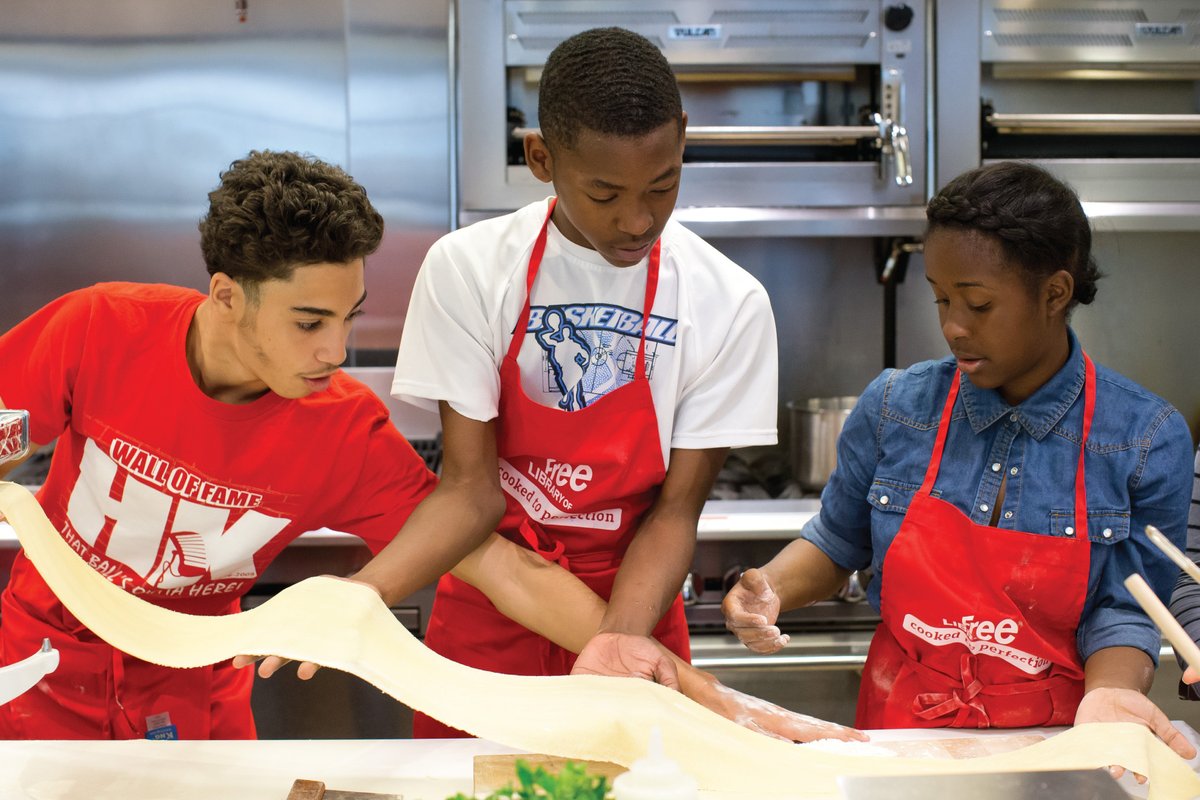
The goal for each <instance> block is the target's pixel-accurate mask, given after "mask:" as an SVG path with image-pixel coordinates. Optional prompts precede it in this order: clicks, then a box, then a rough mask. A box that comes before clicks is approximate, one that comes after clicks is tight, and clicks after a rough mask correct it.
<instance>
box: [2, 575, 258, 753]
mask: <svg viewBox="0 0 1200 800" xmlns="http://www.w3.org/2000/svg"><path fill="white" fill-rule="evenodd" d="M234 605H235V607H234V608H232V609H230V611H231V612H233V611H236V610H237V608H236V603H235V604H234ZM0 621H2V622H0V664H11V663H14V662H16V661H20V660H21V659H23V658H26V657H28V656H30V655H32V654H33V653H34V652H36V651H37V650H38V649H39V648H40V647H41V646H42V640H43V639H45V638H48V639H50V643H51V644H52V645H54V647H55V648H57V649H58V651H59V667H58V669H57V670H55V671H54V672H51V673H50V674H49V675H47V676H46V677H44V678H42V680H41V682H39V683H38V684H37V685H36V686H34V687H33V688H32V689H30V690H29V691H27V692H25V693H24V694H23V695H21V696H19V697H17V698H15V699H14V700H12V701H11V702H10V703H8V704H7V705H3V706H0V739H140V738H149V739H253V738H255V729H254V717H253V715H252V714H251V711H250V687H251V685H252V684H253V682H254V670H252V669H241V670H237V669H234V668H233V667H232V665H231V664H230V662H228V661H225V662H222V663H220V664H217V665H214V666H209V667H200V668H197V669H171V668H169V667H160V666H158V665H156V664H150V663H148V662H145V661H141V660H139V659H136V658H134V657H133V656H130V655H126V654H125V653H122V652H121V651H119V650H116V649H114V648H113V647H111V646H110V645H108V644H107V643H106V642H104V641H103V640H102V639H100V638H98V637H97V636H96V635H95V634H93V633H92V632H91V631H89V630H88V629H87V628H85V627H84V626H83V625H82V624H81V623H80V622H79V620H77V619H76V618H75V617H74V616H73V615H72V614H71V613H70V612H69V611H67V610H66V609H65V608H63V606H62V604H61V603H60V602H59V601H58V598H57V597H55V595H54V593H53V592H51V591H50V588H49V587H48V586H46V584H45V583H44V582H43V581H42V577H41V576H40V575H38V573H37V570H36V569H34V567H33V564H31V563H30V562H29V560H28V559H26V558H25V554H24V553H18V554H17V558H16V561H15V562H14V564H13V571H12V577H11V578H10V579H9V583H8V587H7V588H6V589H5V590H4V594H3V596H0Z"/></svg>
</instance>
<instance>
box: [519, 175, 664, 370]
mask: <svg viewBox="0 0 1200 800" xmlns="http://www.w3.org/2000/svg"><path fill="white" fill-rule="evenodd" d="M557 203H558V198H557V197H551V198H550V203H549V207H548V208H547V209H546V219H544V220H543V221H542V227H541V230H539V231H538V235H537V239H535V240H534V242H533V250H532V251H530V253H529V266H528V267H527V268H526V270H525V305H524V306H523V307H522V308H521V314H520V316H518V317H517V327H516V330H514V331H513V337H512V339H511V340H509V343H508V352H507V354H506V357H507V358H512V359H516V358H517V356H518V355H519V354H520V352H521V344H522V343H523V342H524V341H525V333H526V332H527V331H528V329H529V315H530V302H531V300H532V298H533V282H534V281H535V280H536V279H537V274H538V269H539V268H540V267H541V265H542V256H543V255H544V254H545V252H546V237H547V234H548V232H549V230H550V219H551V217H553V216H554V206H555V205H556V204H557ZM661 251H662V237H661V236H660V237H659V238H658V239H656V240H655V242H654V246H653V247H651V248H650V263H649V265H648V269H647V270H646V294H645V298H644V300H643V303H644V305H643V307H642V336H641V340H640V341H639V342H638V357H637V372H636V380H644V379H645V377H646V328H647V326H648V325H649V322H650V310H651V309H653V308H654V297H655V295H656V293H657V292H658V264H659V257H660V254H661Z"/></svg>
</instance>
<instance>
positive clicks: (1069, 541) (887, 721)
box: [855, 354, 1096, 729]
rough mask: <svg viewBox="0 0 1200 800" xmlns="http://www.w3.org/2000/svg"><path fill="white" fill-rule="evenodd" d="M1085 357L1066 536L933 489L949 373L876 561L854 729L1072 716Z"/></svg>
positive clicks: (1080, 574)
mask: <svg viewBox="0 0 1200 800" xmlns="http://www.w3.org/2000/svg"><path fill="white" fill-rule="evenodd" d="M1084 363H1085V368H1086V377H1085V382H1084V410H1083V432H1082V436H1081V442H1080V445H1079V466H1078V468H1077V470H1076V473H1075V526H1074V528H1073V529H1071V528H1068V529H1067V533H1068V534H1073V535H1068V536H1065V537H1056V536H1047V535H1044V534H1036V533H1030V532H1026V531H1008V530H1001V529H999V528H993V527H991V526H988V525H977V524H975V523H974V522H972V521H971V520H970V518H969V517H967V516H966V515H965V514H963V513H962V512H961V511H959V510H958V509H957V508H955V507H954V506H953V505H951V504H950V503H948V502H946V501H945V500H941V499H938V498H935V497H933V496H931V494H930V493H931V491H932V489H933V483H934V481H935V480H936V478H937V473H938V468H939V466H940V464H941V460H942V450H943V447H944V446H945V443H946V432H947V431H948V430H949V428H950V419H951V417H952V416H953V413H952V412H953V408H954V401H955V399H956V398H957V397H958V386H959V380H960V373H958V372H955V375H954V380H953V382H952V383H951V385H950V391H949V393H948V395H947V397H946V404H945V407H944V408H943V409H942V417H941V422H940V424H939V426H938V433H937V440H936V442H935V444H934V448H933V455H932V457H931V458H930V461H929V467H928V469H927V470H926V472H925V480H924V482H923V483H922V484H921V488H920V490H919V491H918V492H917V494H916V496H914V497H913V500H912V504H911V506H910V507H909V510H908V514H907V515H906V516H905V518H904V522H903V523H902V524H901V525H900V531H899V533H897V534H896V538H895V540H894V541H893V542H892V545H891V547H890V548H889V549H888V552H887V555H886V556H885V557H884V560H883V566H884V569H883V581H884V582H883V587H882V593H881V598H880V616H881V618H882V624H881V625H880V626H879V628H878V629H877V630H876V632H875V638H874V639H873V640H872V642H871V649H870V651H869V652H868V654H867V663H866V667H865V670H864V673H863V681H862V686H861V688H860V691H859V695H858V716H857V719H856V720H855V726H856V727H858V728H863V729H872V728H938V727H955V728H987V727H998V728H1018V727H1027V726H1040V725H1070V724H1072V722H1073V721H1074V719H1075V710H1076V708H1077V707H1078V705H1079V701H1080V699H1081V698H1082V697H1083V664H1082V663H1081V661H1080V658H1079V651H1078V648H1077V646H1076V640H1075V634H1076V629H1077V628H1078V626H1079V619H1080V615H1081V614H1082V611H1083V604H1084V600H1085V598H1086V597H1087V587H1088V568H1089V564H1090V560H1091V544H1090V542H1089V540H1088V536H1087V494H1086V490H1085V488H1084V469H1083V461H1084V453H1085V452H1086V445H1087V438H1088V431H1089V430H1090V428H1091V425H1092V412H1093V409H1094V408H1095V401H1096V386H1095V383H1096V381H1095V377H1096V374H1095V367H1094V366H1093V364H1092V361H1091V359H1089V358H1088V357H1087V355H1086V354H1085V355H1084ZM1046 477H1047V479H1053V478H1054V476H1046Z"/></svg>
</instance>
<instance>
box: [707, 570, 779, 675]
mask: <svg viewBox="0 0 1200 800" xmlns="http://www.w3.org/2000/svg"><path fill="white" fill-rule="evenodd" d="M721 611H722V612H724V614H725V627H726V628H728V629H729V631H730V632H731V633H732V634H733V635H734V636H736V637H738V639H739V640H740V641H741V643H742V644H744V645H746V647H749V648H750V649H751V650H753V651H754V652H756V653H762V654H767V653H774V652H777V651H778V650H780V649H782V648H783V646H784V645H785V644H787V643H788V641H789V640H790V639H791V637H790V636H788V635H787V634H785V633H782V632H781V631H780V630H779V627H778V626H777V625H776V624H775V623H776V621H777V620H778V619H779V596H778V595H776V594H775V590H774V589H772V588H771V585H770V583H768V582H767V576H766V575H765V574H764V573H763V571H762V570H758V569H748V570H746V571H745V572H744V573H742V577H741V579H740V580H738V582H737V584H736V585H735V586H734V587H733V588H732V589H730V590H729V594H727V595H725V600H724V601H722V603H721Z"/></svg>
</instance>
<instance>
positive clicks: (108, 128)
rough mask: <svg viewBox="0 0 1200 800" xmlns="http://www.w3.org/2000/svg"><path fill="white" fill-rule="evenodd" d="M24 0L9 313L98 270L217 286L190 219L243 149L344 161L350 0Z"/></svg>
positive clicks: (12, 53) (14, 123)
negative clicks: (337, 1)
mask: <svg viewBox="0 0 1200 800" xmlns="http://www.w3.org/2000/svg"><path fill="white" fill-rule="evenodd" d="M248 10H249V15H248V18H247V21H246V22H244V23H243V22H239V21H238V18H237V16H236V15H235V14H234V11H233V6H232V4H228V3H225V2H204V3H196V2H187V1H186V0H172V1H169V2H150V1H149V0H142V1H141V2H133V1H132V0H130V1H129V2H121V3H105V4H93V3H85V2H77V1H75V0H16V1H15V2H9V3H6V4H5V9H4V17H5V24H4V34H3V35H2V36H0V143H2V144H0V171H2V172H3V174H4V175H5V176H6V179H5V180H4V181H3V182H0V252H3V253H4V261H3V265H2V269H3V273H2V274H3V296H4V302H2V303H0V329H5V328H8V327H9V326H11V325H12V324H14V323H15V322H17V321H18V320H20V319H21V318H22V317H24V316H25V315H27V314H28V313H29V312H31V311H32V310H33V309H35V308H36V307H38V306H40V305H42V304H44V303H45V302H47V301H49V300H50V299H52V298H53V297H55V296H57V295H59V294H61V293H63V292H65V291H68V290H70V289H74V288H78V287H80V286H83V285H88V284H91V283H94V282H96V281H99V280H114V279H123V280H139V281H163V282H169V283H178V284H183V285H191V286H196V287H198V288H199V287H204V286H206V285H207V275H206V273H205V272H204V267H203V261H202V259H201V256H200V251H199V245H198V235H197V233H196V224H197V221H198V220H199V218H200V216H201V215H202V214H203V213H204V210H205V208H206V206H207V200H206V196H207V193H208V191H209V190H210V189H211V188H212V187H213V186H214V185H215V184H216V182H217V176H218V172H219V171H220V170H221V169H223V168H224V167H226V166H227V165H228V164H229V163H230V161H232V160H234V159H235V158H238V157H240V156H243V155H245V154H246V152H247V151H249V150H251V149H255V148H257V149H264V148H271V149H294V150H300V151H305V152H310V153H313V154H315V155H318V156H320V157H322V158H325V159H328V160H331V161H335V162H338V163H345V161H346V155H347V154H346V115H345V106H346V97H345V91H346V90H345V86H346V77H345V54H344V44H343V36H342V11H341V6H340V5H333V4H329V3H324V2H320V1H319V0H298V1H295V2H293V1H291V0H255V2H253V3H252V4H251V7H250V8H249V9H248Z"/></svg>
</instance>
